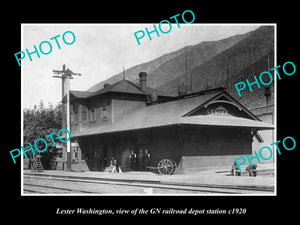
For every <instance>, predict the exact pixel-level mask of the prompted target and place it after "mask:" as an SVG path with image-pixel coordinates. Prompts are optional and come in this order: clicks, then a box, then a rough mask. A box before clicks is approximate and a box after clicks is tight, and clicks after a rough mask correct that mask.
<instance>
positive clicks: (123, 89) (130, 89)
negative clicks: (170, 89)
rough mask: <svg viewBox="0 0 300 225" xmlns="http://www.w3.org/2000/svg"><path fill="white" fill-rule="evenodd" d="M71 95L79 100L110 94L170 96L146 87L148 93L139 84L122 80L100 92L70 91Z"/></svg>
mask: <svg viewBox="0 0 300 225" xmlns="http://www.w3.org/2000/svg"><path fill="white" fill-rule="evenodd" d="M70 92H71V95H73V96H74V97H77V98H90V97H93V96H96V95H100V94H104V93H108V92H119V93H130V94H142V95H145V94H151V93H154V92H155V93H156V94H157V95H160V96H168V95H166V94H164V93H162V92H160V91H157V90H156V89H153V88H150V87H146V91H143V90H142V89H141V88H140V86H139V85H138V84H135V83H133V82H131V81H128V80H121V81H118V82H116V83H114V84H111V85H108V86H106V87H104V88H102V89H100V90H98V91H95V92H87V91H70Z"/></svg>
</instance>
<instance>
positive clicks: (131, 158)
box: [129, 150, 137, 171]
mask: <svg viewBox="0 0 300 225" xmlns="http://www.w3.org/2000/svg"><path fill="white" fill-rule="evenodd" d="M129 161H130V167H131V171H135V170H136V162H137V156H136V154H135V153H134V151H133V150H131V152H130V155H129Z"/></svg>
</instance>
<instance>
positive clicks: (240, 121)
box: [72, 91, 273, 137]
mask: <svg viewBox="0 0 300 225" xmlns="http://www.w3.org/2000/svg"><path fill="white" fill-rule="evenodd" d="M223 93H224V91H218V92H214V93H208V94H203V95H199V96H194V97H190V98H183V99H179V100H175V101H169V102H164V103H159V104H154V105H149V106H145V107H140V108H138V109H135V110H134V111H131V112H129V113H127V114H125V115H124V116H123V117H122V118H121V119H119V120H117V121H114V123H112V124H105V125H103V124H101V125H94V126H91V127H86V128H84V129H83V130H81V131H74V132H72V137H77V136H87V135H93V134H103V133H112V132H119V131H128V130H136V129H144V128H151V127H162V126H168V125H176V124H177V125H179V124H195V125H212V126H240V127H253V128H257V129H271V128H273V127H272V125H270V124H266V123H263V122H260V121H258V119H256V118H255V117H252V118H253V119H246V118H241V117H234V116H227V117H226V119H224V118H220V116H219V115H216V116H212V115H206V116H189V112H192V111H193V110H195V109H196V108H199V107H204V105H205V104H207V103H208V102H210V101H212V100H214V99H216V98H217V97H218V96H221V95H222V94H223ZM189 118H190V119H189ZM231 123H232V124H231Z"/></svg>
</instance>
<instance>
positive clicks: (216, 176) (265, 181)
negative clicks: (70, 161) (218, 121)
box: [23, 164, 276, 190]
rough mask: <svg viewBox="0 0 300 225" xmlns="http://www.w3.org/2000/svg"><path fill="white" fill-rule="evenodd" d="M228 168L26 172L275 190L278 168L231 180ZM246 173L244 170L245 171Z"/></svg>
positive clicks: (263, 167) (261, 169)
mask: <svg viewBox="0 0 300 225" xmlns="http://www.w3.org/2000/svg"><path fill="white" fill-rule="evenodd" d="M230 169H231V168H228V167H224V168H218V169H215V170H207V171H202V172H194V173H188V174H176V173H175V174H173V175H160V174H157V173H152V172H141V171H130V172H123V173H108V172H97V171H86V172H72V171H63V170H45V171H44V172H31V171H30V170H24V171H23V174H24V175H35V176H39V175H40V176H49V177H60V178H62V177H65V178H77V179H79V178H80V179H93V180H105V181H122V182H132V183H133V182H138V183H160V184H177V185H190V186H197V185H209V186H216V187H217V186H231V187H236V188H239V187H240V188H263V189H268V190H274V187H275V186H276V176H274V165H273V164H266V165H260V166H259V168H258V170H257V176H256V177H249V175H248V174H246V173H245V172H243V173H242V176H231V174H230ZM243 171H244V170H243Z"/></svg>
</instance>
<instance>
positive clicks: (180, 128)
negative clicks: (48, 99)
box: [57, 72, 273, 173]
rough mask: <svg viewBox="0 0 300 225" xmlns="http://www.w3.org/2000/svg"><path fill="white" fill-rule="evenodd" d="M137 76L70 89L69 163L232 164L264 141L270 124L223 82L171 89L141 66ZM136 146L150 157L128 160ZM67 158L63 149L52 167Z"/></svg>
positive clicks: (98, 166)
mask: <svg viewBox="0 0 300 225" xmlns="http://www.w3.org/2000/svg"><path fill="white" fill-rule="evenodd" d="M137 77H139V84H137V83H133V82H131V81H128V80H126V79H125V77H124V78H123V79H122V80H120V81H118V82H116V83H113V84H105V85H104V86H103V88H102V89H100V90H98V91H95V92H86V91H70V129H71V159H72V160H71V162H72V164H71V169H72V170H76V171H105V169H106V168H107V167H108V166H109V165H110V162H111V159H112V158H115V159H116V161H117V163H118V165H119V166H120V167H121V169H122V171H123V172H126V171H131V170H133V169H134V170H138V171H139V170H147V169H148V170H149V169H150V170H151V168H156V167H157V166H158V163H159V162H160V161H161V160H162V159H169V160H172V161H174V162H175V163H176V165H177V169H176V173H189V172H195V171H203V170H209V169H212V168H218V167H224V166H231V165H233V162H234V159H235V158H237V157H240V156H245V155H246V154H252V152H253V151H254V150H257V149H258V147H259V146H260V145H262V146H263V145H266V140H264V137H263V136H264V135H261V133H264V132H266V131H267V132H272V129H273V125H272V124H271V123H266V122H263V121H262V120H261V119H259V118H258V117H257V116H255V115H254V114H253V113H252V112H251V111H249V110H248V109H247V108H246V107H244V106H243V105H242V104H240V103H239V102H238V101H237V100H236V99H234V98H233V97H231V96H230V95H229V94H228V93H227V92H226V90H225V89H224V88H215V89H210V90H206V91H201V92H197V93H192V94H184V93H179V94H178V96H169V95H166V94H164V93H161V92H160V91H157V90H155V89H153V88H150V87H148V86H147V73H146V72H140V73H139V74H137ZM265 136H267V137H268V136H270V135H269V134H267V135H265ZM271 140H272V139H270V140H267V141H270V143H272V142H271ZM264 141H265V142H264ZM268 144H269V143H268ZM140 153H142V154H148V155H149V158H150V159H149V161H148V165H144V168H140V167H138V166H137V167H135V168H132V164H131V161H130V157H131V156H130V155H131V154H135V155H136V157H137V159H138V158H139V156H140ZM66 161H67V153H66V150H65V149H64V150H63V154H62V160H61V163H60V164H58V165H57V169H63V170H65V169H66ZM269 161H270V162H271V163H272V160H269ZM255 162H256V160H253V161H252V163H255ZM270 162H268V163H270ZM146 167H147V168H146Z"/></svg>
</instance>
